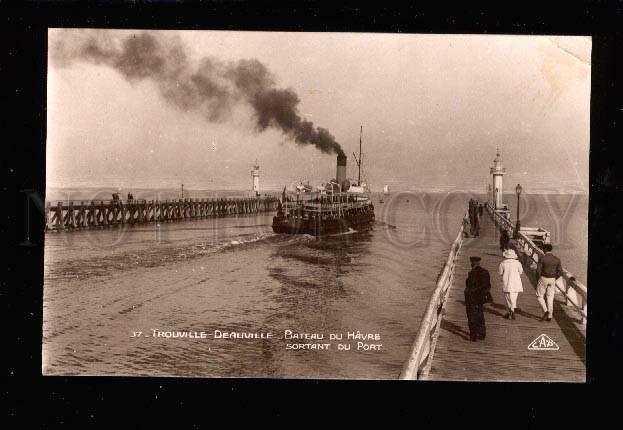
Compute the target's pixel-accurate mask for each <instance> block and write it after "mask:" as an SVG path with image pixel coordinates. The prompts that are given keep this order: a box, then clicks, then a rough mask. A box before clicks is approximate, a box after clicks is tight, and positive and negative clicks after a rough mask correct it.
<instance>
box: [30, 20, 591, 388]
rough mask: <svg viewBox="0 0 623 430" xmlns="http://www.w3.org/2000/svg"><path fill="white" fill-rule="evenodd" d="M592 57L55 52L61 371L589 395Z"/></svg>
mask: <svg viewBox="0 0 623 430" xmlns="http://www.w3.org/2000/svg"><path fill="white" fill-rule="evenodd" d="M591 43H592V41H591V38H590V37H584V36H573V37H571V36H505V35H443V34H437V35H435V34H426V35H424V34H374V33H309V32H299V33H283V32H244V31H173V30H167V31H156V30H105V29H50V30H49V31H48V75H47V146H46V195H45V217H46V232H45V262H44V264H45V274H44V300H43V306H44V309H43V339H42V373H43V374H44V375H113V376H170V377H205V378H222V377H235V378H246V377H259V378H318V379H412V380H415V379H426V380H454V381H492V382H493V381H565V382H585V381H586V336H587V333H586V322H587V318H588V314H587V311H588V307H587V303H588V299H587V297H588V293H587V262H588V252H587V248H588V234H587V232H588V222H587V220H588V193H589V176H588V161H589V146H590V142H589V141H590V138H589V119H590V90H591V88H590V82H591Z"/></svg>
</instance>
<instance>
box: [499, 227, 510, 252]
mask: <svg viewBox="0 0 623 430" xmlns="http://www.w3.org/2000/svg"><path fill="white" fill-rule="evenodd" d="M510 240H511V238H510V237H509V235H508V233H507V232H506V230H502V232H501V233H500V251H502V252H504V251H505V250H506V249H508V242H509V241H510Z"/></svg>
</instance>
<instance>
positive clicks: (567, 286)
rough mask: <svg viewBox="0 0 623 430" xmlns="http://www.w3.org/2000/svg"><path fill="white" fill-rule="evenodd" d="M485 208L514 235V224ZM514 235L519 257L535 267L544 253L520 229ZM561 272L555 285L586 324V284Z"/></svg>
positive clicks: (502, 227) (501, 227)
mask: <svg viewBox="0 0 623 430" xmlns="http://www.w3.org/2000/svg"><path fill="white" fill-rule="evenodd" d="M487 210H488V211H489V213H490V214H491V216H492V217H493V220H494V221H495V223H496V224H497V225H498V227H499V228H500V229H503V230H506V231H507V233H508V234H509V237H515V226H514V225H513V223H512V222H511V221H510V220H509V219H507V218H506V217H505V216H503V215H501V214H500V213H497V212H496V211H495V210H493V208H492V207H491V206H489V205H487ZM516 237H517V239H516V241H517V247H518V249H517V250H518V251H519V252H520V253H521V254H522V255H520V258H522V259H523V263H524V264H526V265H528V266H530V267H532V268H535V267H536V265H537V264H538V263H539V259H540V258H541V257H543V256H544V255H545V253H544V252H543V251H542V250H541V249H540V248H539V247H538V246H537V245H535V244H534V242H533V241H532V240H531V239H530V238H529V237H528V236H527V235H526V234H524V233H522V232H521V230H520V231H519V233H518V234H517V236H516ZM562 272H563V276H562V279H563V281H562V282H560V283H558V282H557V283H556V287H557V288H558V290H559V291H560V292H561V293H562V294H563V295H564V297H565V299H566V304H567V306H571V307H573V308H574V309H575V310H576V311H577V312H578V313H579V314H580V316H581V318H582V324H584V325H586V321H587V318H588V294H587V289H586V286H585V285H584V284H582V283H581V282H580V281H578V280H577V279H576V278H575V276H573V274H572V273H571V272H569V271H568V270H566V269H564V268H563V270H562ZM560 284H562V285H560Z"/></svg>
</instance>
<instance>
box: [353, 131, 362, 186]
mask: <svg viewBox="0 0 623 430" xmlns="http://www.w3.org/2000/svg"><path fill="white" fill-rule="evenodd" d="M362 134H363V125H362V126H361V128H360V129H359V158H357V155H356V154H355V153H354V152H353V157H355V163H357V170H358V173H357V186H358V187H360V186H361V136H362Z"/></svg>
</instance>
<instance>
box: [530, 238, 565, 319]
mask: <svg viewBox="0 0 623 430" xmlns="http://www.w3.org/2000/svg"><path fill="white" fill-rule="evenodd" d="M552 249H553V247H552V245H551V244H549V243H546V244H545V245H543V251H544V252H545V255H544V256H543V257H541V258H539V263H538V264H537V266H536V278H537V279H538V283H537V286H536V297H537V301H538V302H539V305H541V309H543V317H542V318H541V321H551V320H552V315H553V313H554V296H555V295H556V282H558V279H560V277H561V276H562V264H561V262H560V258H558V257H556V256H555V255H554V254H552ZM545 298H547V303H545Z"/></svg>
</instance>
